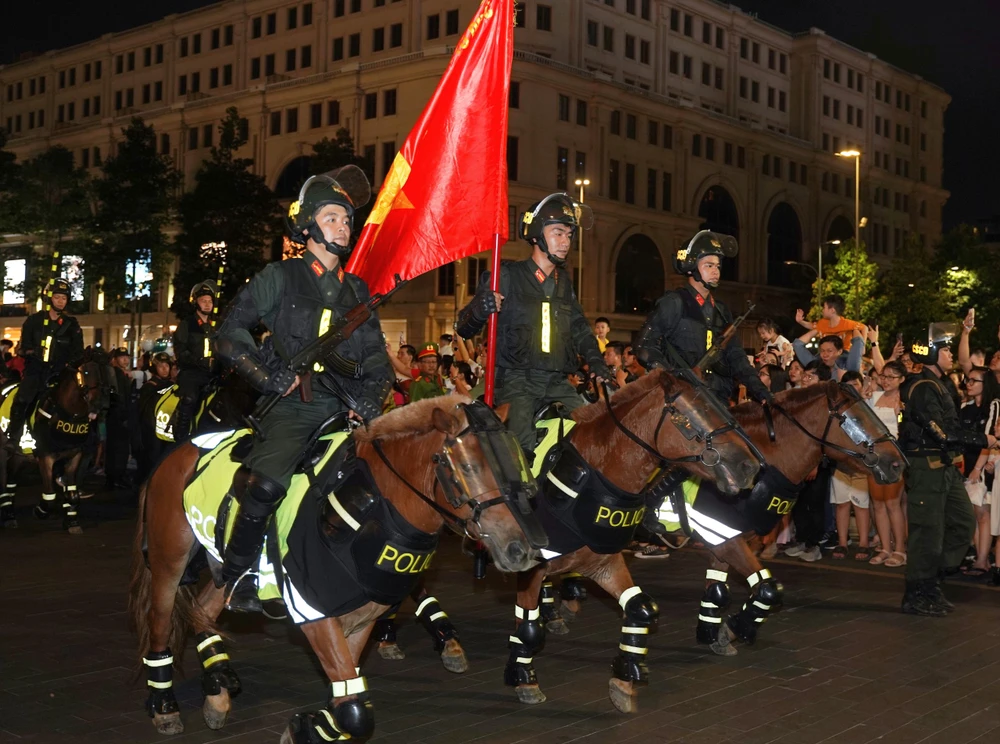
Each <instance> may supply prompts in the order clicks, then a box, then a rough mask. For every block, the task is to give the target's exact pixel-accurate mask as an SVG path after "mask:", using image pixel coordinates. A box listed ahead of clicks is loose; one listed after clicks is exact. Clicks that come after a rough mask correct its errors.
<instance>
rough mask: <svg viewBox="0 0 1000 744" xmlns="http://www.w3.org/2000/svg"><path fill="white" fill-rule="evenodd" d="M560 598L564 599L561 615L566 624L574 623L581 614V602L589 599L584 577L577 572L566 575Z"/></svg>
mask: <svg viewBox="0 0 1000 744" xmlns="http://www.w3.org/2000/svg"><path fill="white" fill-rule="evenodd" d="M559 597H560V598H561V599H562V603H561V604H560V605H559V615H560V616H561V617H562V618H563V620H564V621H565V622H567V623H571V622H573V621H574V620H576V616H577V615H579V614H580V609H581V602H583V600H585V599H586V598H587V587H586V586H584V583H583V576H581V575H580V574H578V573H575V572H570V573H568V574H564V575H563V577H562V580H561V581H560V582H559ZM567 632H569V631H568V630H567ZM557 635H558V634H557Z"/></svg>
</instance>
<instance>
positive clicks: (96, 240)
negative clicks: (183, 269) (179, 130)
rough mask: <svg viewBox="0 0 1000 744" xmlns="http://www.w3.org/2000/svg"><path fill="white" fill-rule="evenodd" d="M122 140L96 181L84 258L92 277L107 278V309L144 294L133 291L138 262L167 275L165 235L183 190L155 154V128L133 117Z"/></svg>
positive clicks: (162, 157) (174, 172) (167, 161)
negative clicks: (138, 294) (121, 301)
mask: <svg viewBox="0 0 1000 744" xmlns="http://www.w3.org/2000/svg"><path fill="white" fill-rule="evenodd" d="M122 137H123V139H122V140H121V141H120V142H119V143H118V147H117V151H116V152H115V154H114V155H113V156H111V157H109V158H108V159H107V160H105V161H104V165H103V166H102V168H101V175H100V176H99V177H98V178H97V179H96V180H95V181H94V190H93V191H94V197H95V199H96V202H97V204H96V208H95V212H94V216H93V219H92V221H91V225H90V231H89V241H88V245H87V252H86V254H85V255H84V260H85V261H86V265H87V271H88V275H89V276H90V277H91V278H92V279H97V278H98V277H103V279H104V292H105V295H106V297H107V301H108V302H109V304H115V303H116V301H119V300H123V299H127V298H131V297H133V296H134V295H135V294H136V293H137V292H141V291H142V290H144V289H146V288H145V287H141V286H135V282H134V281H133V280H134V277H135V272H134V271H132V270H130V269H132V268H134V266H135V264H134V262H139V265H143V264H146V265H148V266H149V268H150V270H151V271H152V273H153V275H154V276H162V275H163V271H164V270H165V269H166V267H167V265H168V263H169V261H170V258H171V256H170V254H169V248H170V242H169V241H168V239H167V237H166V235H165V233H164V231H165V229H166V228H167V227H168V226H169V225H170V224H171V221H172V220H173V218H174V213H175V208H176V195H177V189H178V188H179V186H180V184H181V175H180V173H179V172H177V170H175V169H174V167H173V164H172V163H171V161H170V159H169V157H167V156H165V155H160V154H159V153H158V152H157V149H156V135H155V133H154V131H153V127H152V126H147V125H146V124H145V123H144V122H143V120H142V119H141V118H139V117H134V118H133V119H132V121H131V123H130V124H129V126H128V127H127V128H125V129H123V130H122ZM139 281H140V282H141V280H139Z"/></svg>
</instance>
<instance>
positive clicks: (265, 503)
mask: <svg viewBox="0 0 1000 744" xmlns="http://www.w3.org/2000/svg"><path fill="white" fill-rule="evenodd" d="M284 496H285V488H284V487H283V486H282V485H281V484H280V483H278V482H277V481H275V480H273V479H271V478H268V477H267V476H266V475H262V474H260V473H251V474H250V477H249V478H248V479H247V481H246V487H245V490H244V491H243V493H242V495H241V494H240V493H239V492H238V491H237V493H236V498H237V501H238V504H239V506H238V508H239V511H238V512H237V514H236V521H235V523H234V525H233V532H232V535H231V536H230V538H229V542H228V543H227V544H226V555H225V561H224V563H223V564H222V579H223V581H225V582H226V609H228V610H231V611H233V612H260V611H261V610H262V609H263V608H262V607H261V603H260V598H259V597H258V596H257V576H256V574H254V573H252V571H253V569H254V568H256V566H257V562H258V559H259V557H260V551H261V548H263V546H264V533H265V531H266V530H267V522H268V520H269V519H270V518H271V515H272V514H273V513H274V511H275V510H276V509H277V508H278V503H279V502H280V501H281V499H282V498H284Z"/></svg>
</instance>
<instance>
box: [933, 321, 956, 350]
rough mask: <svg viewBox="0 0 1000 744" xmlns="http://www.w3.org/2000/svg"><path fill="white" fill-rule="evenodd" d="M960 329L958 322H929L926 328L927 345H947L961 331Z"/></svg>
mask: <svg viewBox="0 0 1000 744" xmlns="http://www.w3.org/2000/svg"><path fill="white" fill-rule="evenodd" d="M961 329H962V326H961V325H960V324H958V323H931V324H930V326H929V327H928V328H927V345H928V346H937V347H939V348H940V347H942V346H947V345H948V344H950V343H951V342H952V339H954V338H956V337H957V336H958V335H959V334H960V333H961V332H962V331H961Z"/></svg>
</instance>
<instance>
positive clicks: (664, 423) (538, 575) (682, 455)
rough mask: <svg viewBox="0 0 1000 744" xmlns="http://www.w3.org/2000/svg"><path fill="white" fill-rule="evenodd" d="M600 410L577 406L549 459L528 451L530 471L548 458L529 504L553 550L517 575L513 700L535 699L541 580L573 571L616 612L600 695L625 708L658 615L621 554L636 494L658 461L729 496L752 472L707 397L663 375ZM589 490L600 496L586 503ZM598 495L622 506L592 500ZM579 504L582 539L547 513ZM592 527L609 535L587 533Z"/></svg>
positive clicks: (638, 514) (636, 512)
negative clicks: (618, 621) (613, 603)
mask: <svg viewBox="0 0 1000 744" xmlns="http://www.w3.org/2000/svg"><path fill="white" fill-rule="evenodd" d="M610 409H611V410H609V404H608V403H607V402H606V401H599V402H597V403H592V404H591V405H588V406H584V407H583V408H580V409H577V410H576V411H574V412H573V414H572V418H573V421H574V422H575V426H574V428H573V429H572V431H571V432H570V434H569V435H568V437H567V439H568V440H569V441H567V442H563V443H562V444H561V447H559V448H558V453H552V454H551V455H545V454H544V453H540V454H536V463H535V465H536V468H537V467H539V465H540V463H539V462H538V460H537V458H538V457H539V456H541V457H544V458H546V460H548V459H549V457H550V456H551V458H552V460H553V462H552V463H544V464H543V465H542V466H543V469H545V470H546V475H545V479H546V483H545V487H546V488H545V492H544V494H543V495H541V496H540V497H539V506H540V509H539V514H540V515H541V521H542V525H543V526H544V527H545V528H546V532H547V533H548V534H549V539H550V543H551V545H550V547H552V548H553V551H552V552H546V551H544V550H543V551H542V555H543V556H546V557H548V558H549V560H548V562H547V563H545V564H542V565H539V566H536V567H534V568H532V569H529V570H528V571H525V572H522V573H520V574H519V575H518V584H517V590H518V591H517V606H516V607H515V608H514V615H515V632H514V634H513V635H511V636H510V643H509V649H510V656H509V659H508V661H507V665H506V668H505V670H504V682H505V683H506V684H507V685H509V686H513V687H514V688H515V691H516V693H517V697H518V699H519V700H520V701H521V702H523V703H528V704H535V703H541V702H543V701H544V700H545V695H544V694H543V693H542V691H541V689H540V687H539V684H538V680H537V676H536V674H535V670H534V668H533V665H532V657H533V656H534V654H535V653H537V652H538V651H539V650H541V647H542V645H543V644H544V638H545V624H544V622H543V621H542V620H541V619H540V612H539V594H540V590H541V588H542V583H543V581H544V579H545V577H546V575H558V574H564V573H569V572H573V573H578V574H582V575H583V576H585V577H587V578H590V579H592V580H594V581H596V582H597V584H598V585H599V586H600V587H601V588H602V589H604V590H605V591H607V592H608V593H609V594H611V595H612V596H613V597H614V598H615V599H616V600H618V602H619V605H620V606H621V608H622V611H623V614H624V624H623V626H622V635H621V642H620V644H619V647H618V648H619V652H618V655H617V656H616V657H615V659H614V662H613V664H612V677H611V679H610V681H609V685H608V688H609V696H610V698H611V702H612V703H613V704H614V706H615V707H616V708H618V709H619V710H620V711H622V712H626V713H628V712H632V711H634V710H635V709H636V694H637V691H636V686H637V685H638V684H640V683H644V682H646V681H647V678H648V670H647V669H646V665H645V655H646V653H647V652H648V648H647V637H648V634H649V632H650V631H651V630H653V629H655V626H656V621H657V617H658V615H659V610H658V608H657V606H656V603H655V602H654V601H653V599H652V598H651V597H650V596H649V595H647V594H646V593H645V592H643V591H642V590H641V589H640V588H639V587H638V586H635V584H634V582H633V581H632V576H631V574H630V573H629V571H628V568H627V567H626V566H625V561H624V559H623V558H622V555H621V549H622V548H623V547H624V546H625V544H627V542H628V541H629V540H630V539H631V536H632V534H633V533H634V531H635V527H636V525H638V524H639V523H640V522H641V521H642V515H643V513H644V511H645V506H644V500H643V497H642V495H641V492H642V490H643V488H644V487H645V486H646V484H647V482H648V481H649V479H650V478H651V476H652V475H653V474H654V472H655V471H656V470H657V469H658V468H659V467H661V466H662V465H663V464H664V463H673V464H678V465H680V466H682V467H683V468H685V469H686V470H688V471H690V472H691V473H693V474H695V475H698V476H701V477H703V478H705V479H707V480H710V481H712V482H714V483H715V484H716V485H717V486H718V487H719V488H720V489H721V490H722V491H723V492H726V493H734V494H735V493H737V492H738V491H739V490H740V489H743V488H746V487H748V486H749V485H751V484H752V483H753V479H754V477H755V476H756V474H757V471H758V470H759V461H758V456H757V454H756V453H754V452H753V451H752V450H751V448H750V447H749V445H748V444H747V442H746V441H745V440H744V438H743V437H742V435H741V433H740V432H739V431H738V427H736V426H735V422H734V421H733V419H732V417H731V416H729V415H728V412H727V411H726V410H725V409H724V408H722V406H721V405H720V404H719V403H718V402H716V400H715V399H714V397H713V396H712V395H711V393H708V392H707V390H705V389H704V388H703V387H701V386H694V385H692V384H691V383H690V382H688V381H686V380H683V379H680V378H677V377H674V376H672V375H671V374H669V373H667V372H665V371H663V370H656V371H653V372H651V373H650V374H648V375H646V376H644V377H642V378H640V379H639V380H638V381H636V382H633V383H631V384H629V385H627V386H626V387H625V388H623V389H622V390H621V391H619V392H618V393H616V394H615V395H614V396H612V397H611V399H610ZM550 466H551V467H550ZM595 493H597V494H600V495H598V496H597V497H596V506H595V502H594V499H593V498H592V496H593V495H594V494H595ZM608 494H610V495H615V496H617V497H618V503H619V504H623V503H624V504H630V506H627V507H621V506H616V505H615V503H613V502H612V501H602V499H604V498H605V497H606V496H607V495H608ZM586 502H590V503H591V507H592V508H593V513H590V514H588V516H587V517H581V514H582V512H578V513H577V516H576V524H577V525H580V526H581V532H587V534H586V535H581V534H577V535H569V536H567V533H566V532H565V531H564V530H563V528H562V527H561V526H557V525H556V522H557V521H558V520H557V519H556V518H555V517H553V516H552V515H553V514H554V513H555V512H559V511H562V512H563V513H565V509H577V508H579V509H583V510H586V508H587V507H585V506H584V504H585V503H586ZM562 505H565V509H564V506H562ZM547 514H548V515H549V516H548V517H547V516H546V515H547ZM585 523H589V524H585ZM602 526H604V527H608V528H610V529H606V530H604V531H602V530H600V529H597V528H598V527H602ZM615 528H617V529H615ZM555 533H561V537H558V538H557V537H556V536H555ZM598 546H600V547H598ZM560 548H562V549H561V550H560ZM555 551H559V552H561V553H562V554H561V555H560V554H559V553H558V552H555Z"/></svg>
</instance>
